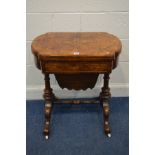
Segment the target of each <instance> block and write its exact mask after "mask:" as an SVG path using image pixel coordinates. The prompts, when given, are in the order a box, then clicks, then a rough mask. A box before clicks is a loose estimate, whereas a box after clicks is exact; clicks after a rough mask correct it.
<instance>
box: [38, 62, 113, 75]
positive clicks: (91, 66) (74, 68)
mask: <svg viewBox="0 0 155 155" xmlns="http://www.w3.org/2000/svg"><path fill="white" fill-rule="evenodd" d="M41 66H42V72H43V73H83V72H84V73H86V72H90V73H96V72H98V73H104V72H111V71H112V68H113V61H105V62H96V61H95V62H79V61H78V62H66V61H65V62H62V61H60V62H58V61H52V62H51V61H47V62H45V61H44V62H41Z"/></svg>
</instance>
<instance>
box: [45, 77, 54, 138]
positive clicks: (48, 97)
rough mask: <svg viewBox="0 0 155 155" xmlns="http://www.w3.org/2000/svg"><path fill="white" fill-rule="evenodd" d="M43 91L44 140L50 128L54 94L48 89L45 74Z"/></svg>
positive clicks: (48, 85) (48, 80)
mask: <svg viewBox="0 0 155 155" xmlns="http://www.w3.org/2000/svg"><path fill="white" fill-rule="evenodd" d="M44 80H45V89H44V95H43V97H44V99H45V108H44V113H45V124H44V136H45V139H48V137H49V128H50V117H51V112H52V101H53V97H54V94H53V92H52V88H51V87H50V78H49V74H45V79H44Z"/></svg>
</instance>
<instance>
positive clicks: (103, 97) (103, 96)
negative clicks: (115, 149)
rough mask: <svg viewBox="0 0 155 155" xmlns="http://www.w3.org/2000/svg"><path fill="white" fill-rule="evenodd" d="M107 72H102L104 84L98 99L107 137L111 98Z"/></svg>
mask: <svg viewBox="0 0 155 155" xmlns="http://www.w3.org/2000/svg"><path fill="white" fill-rule="evenodd" d="M109 79H110V78H109V73H105V74H104V86H103V87H102V91H101V93H100V101H101V105H102V108H103V117H104V132H105V134H106V135H107V136H108V137H111V130H110V125H109V113H110V109H109V101H110V98H111V93H110V88H109Z"/></svg>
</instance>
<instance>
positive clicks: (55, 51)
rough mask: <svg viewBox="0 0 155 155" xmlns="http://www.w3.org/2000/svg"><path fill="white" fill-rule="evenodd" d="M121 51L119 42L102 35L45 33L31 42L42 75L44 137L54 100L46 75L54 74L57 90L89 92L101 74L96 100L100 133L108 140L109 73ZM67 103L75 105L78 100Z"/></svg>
mask: <svg viewBox="0 0 155 155" xmlns="http://www.w3.org/2000/svg"><path fill="white" fill-rule="evenodd" d="M121 48H122V45H121V42H120V40H119V39H118V38H117V37H116V36H114V35H112V34H109V33H105V32H49V33H46V34H43V35H40V36H38V37H37V38H35V39H34V40H33V42H32V45H31V49H32V52H33V54H34V58H35V64H36V67H37V68H38V69H40V70H41V71H42V73H43V74H44V75H45V90H44V98H45V127H44V135H45V137H46V138H47V137H48V135H49V127H50V115H51V111H52V104H53V102H54V99H55V101H56V97H55V96H54V94H53V92H52V89H51V87H50V79H49V74H54V75H55V77H56V80H57V81H58V84H59V86H60V87H61V88H68V89H69V90H72V89H75V90H81V89H83V90H86V89H87V88H91V89H92V88H93V87H94V86H95V84H96V81H97V79H98V75H99V74H104V86H103V88H102V91H101V93H100V96H99V98H100V102H101V104H102V106H103V115H104V131H105V134H106V135H107V136H109V137H110V135H111V130H110V126H109V111H110V109H109V100H110V96H111V95H110V88H109V74H110V73H111V72H112V70H113V69H114V68H116V67H117V64H118V57H119V54H120V52H121ZM93 102H94V101H93ZM69 103H75V104H79V103H80V101H78V100H77V101H75V100H73V101H72V102H71V101H69Z"/></svg>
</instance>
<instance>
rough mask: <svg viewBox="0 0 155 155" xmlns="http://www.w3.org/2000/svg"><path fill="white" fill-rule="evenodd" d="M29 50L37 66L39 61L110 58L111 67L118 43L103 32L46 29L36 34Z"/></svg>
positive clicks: (105, 59) (119, 46)
mask: <svg viewBox="0 0 155 155" xmlns="http://www.w3.org/2000/svg"><path fill="white" fill-rule="evenodd" d="M31 49H32V52H33V54H34V55H35V58H36V65H37V67H38V68H39V69H40V68H41V67H42V66H41V64H43V61H48V63H49V61H66V60H67V61H86V62H90V61H94V62H95V61H96V62H97V61H102V62H103V63H104V62H106V61H111V63H113V66H112V68H115V67H116V65H117V58H118V55H119V53H120V52H121V42H120V40H119V39H118V38H117V37H116V36H114V35H112V34H109V33H105V32H49V33H46V34H43V35H40V36H38V37H36V38H35V39H34V40H33V42H32V45H31ZM43 65H44V64H43ZM64 65H65V64H64ZM102 65H103V64H102ZM47 66H48V67H49V66H52V64H51V65H47ZM48 67H47V68H48ZM57 67H58V66H57ZM66 67H67V64H66ZM43 68H46V67H43Z"/></svg>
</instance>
